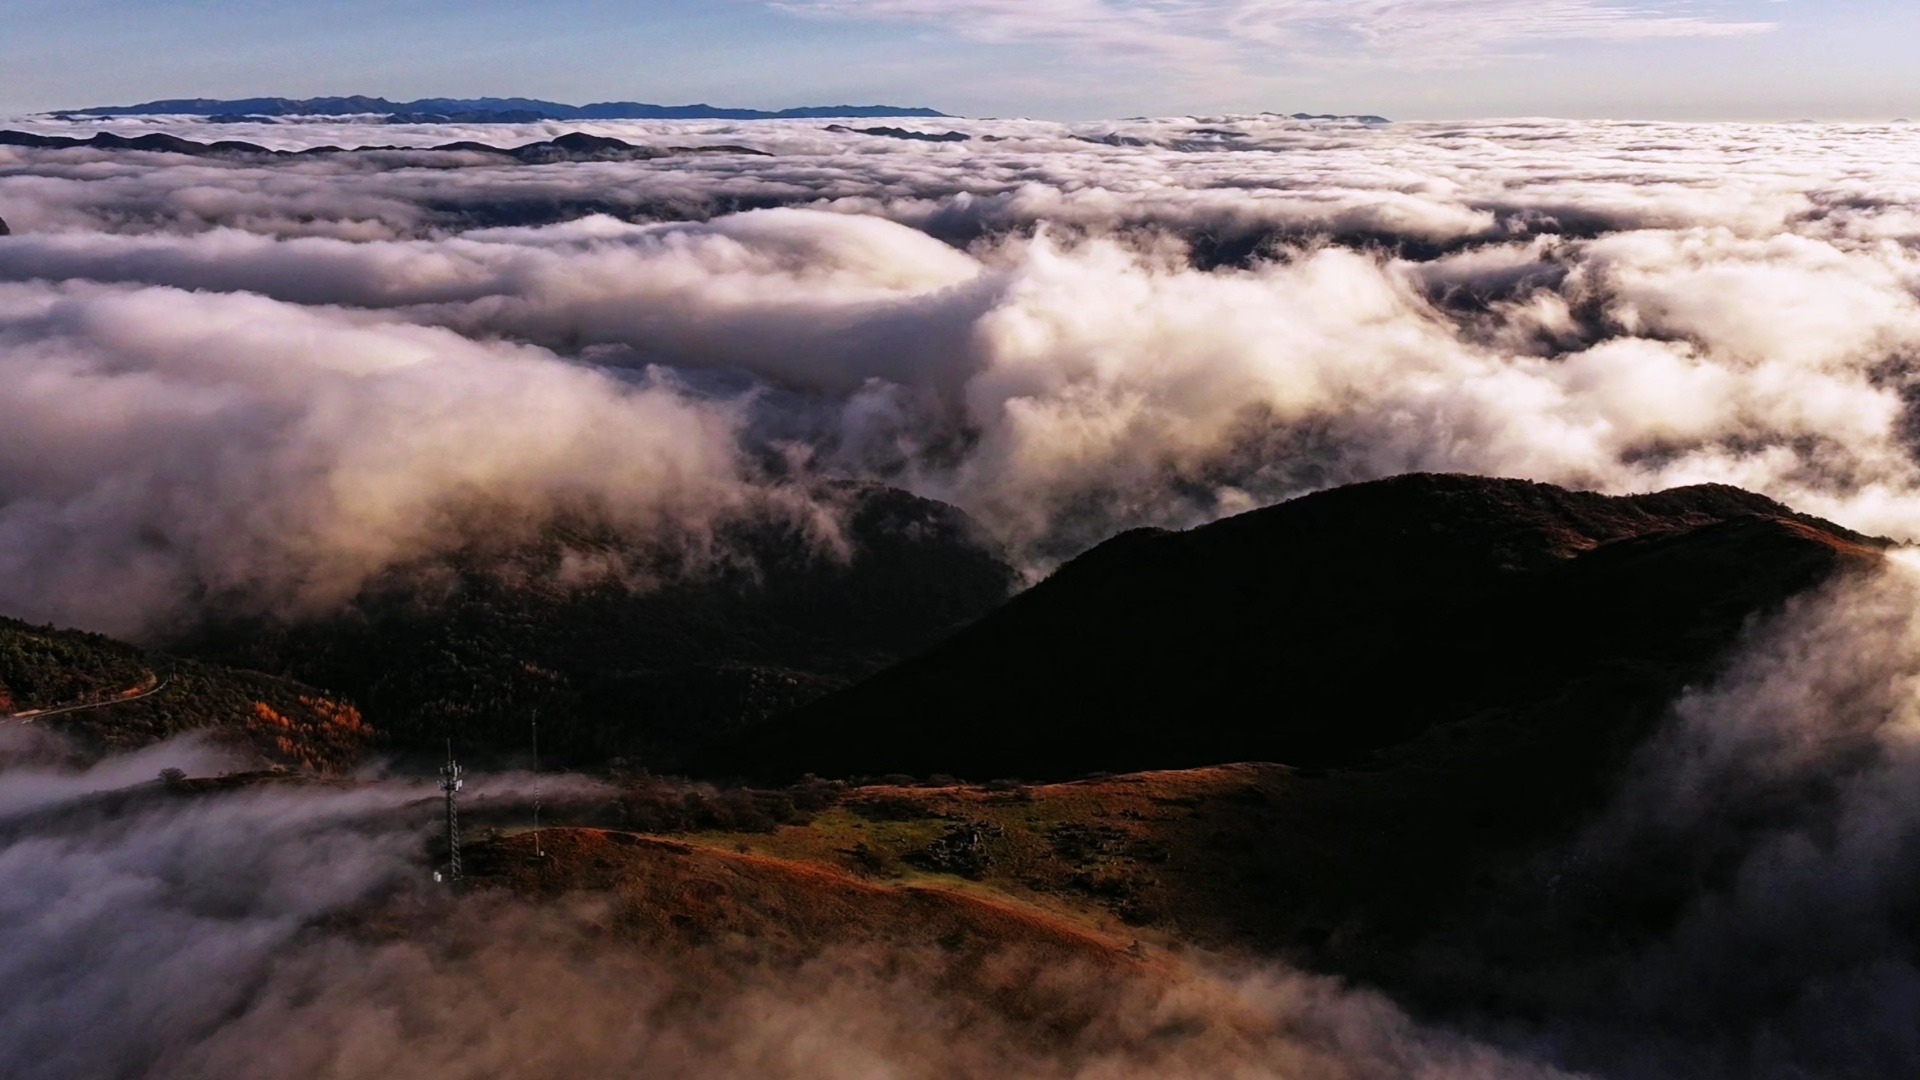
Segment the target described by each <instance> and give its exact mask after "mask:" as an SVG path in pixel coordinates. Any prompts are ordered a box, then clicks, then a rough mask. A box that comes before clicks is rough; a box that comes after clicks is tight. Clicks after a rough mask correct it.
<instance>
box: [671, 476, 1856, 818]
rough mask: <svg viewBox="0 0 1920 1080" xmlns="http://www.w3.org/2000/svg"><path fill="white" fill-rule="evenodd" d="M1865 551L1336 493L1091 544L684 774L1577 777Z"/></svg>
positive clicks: (1552, 793)
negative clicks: (1423, 748)
mask: <svg viewBox="0 0 1920 1080" xmlns="http://www.w3.org/2000/svg"><path fill="white" fill-rule="evenodd" d="M1879 546H1881V545H1880V542H1878V541H1873V540H1870V539H1868V538H1865V537H1861V536H1859V535H1857V534H1854V533H1851V532H1848V531H1846V530H1843V529H1840V528H1839V527H1837V526H1834V525H1831V524H1828V523H1826V522H1821V521H1818V520H1816V519H1812V518H1808V517H1805V516H1803V515H1798V514H1795V513H1794V512H1792V511H1790V510H1788V509H1787V508H1785V507H1783V506H1781V505H1779V504H1778V503H1775V502H1773V501H1772V500H1769V499H1766V498H1763V497H1761V496H1758V495H1752V494H1749V493H1747V492H1743V491H1739V490H1737V489H1734V488H1728V487H1719V486H1705V487H1695V488H1684V489H1679V490H1675V491H1669V492H1664V493H1661V494H1657V495H1642V496H1633V497H1625V498H1614V497H1608V496H1603V495H1594V494H1588V493H1581V492H1571V491H1565V490H1561V489H1559V488H1555V487H1551V486H1548V485H1544V484H1534V483H1528V482H1524V481H1514V480H1488V479H1480V478H1473V477H1461V476H1431V475H1416V476H1406V477H1400V478H1397V479H1393V480H1387V481H1381V482H1378V483H1372V484H1362V485H1356V486H1353V487H1348V488H1341V489H1338V490H1334V491H1328V492H1323V493H1321V494H1317V495H1311V496H1308V497H1305V498H1302V499H1298V500H1295V501H1293V502H1289V503H1285V504H1282V505H1279V506H1275V507H1271V508H1269V509H1265V510H1259V511H1255V512H1253V513H1249V514H1245V515H1241V516H1239V517H1236V518H1232V519H1229V520H1226V521H1221V522H1218V523H1216V524H1213V525H1209V526H1206V527H1203V528H1199V529H1194V530H1192V531H1190V532H1184V533H1168V532H1162V531H1157V530H1141V531H1136V532H1131V533H1127V534H1124V535H1122V536H1119V537H1116V538H1115V539H1113V540H1111V541H1109V542H1108V543H1106V544H1103V545H1101V546H1100V547H1098V548H1096V549H1094V550H1093V551H1091V552H1089V553H1087V554H1086V555H1084V556H1082V557H1080V558H1078V559H1076V560H1074V561H1073V562H1071V563H1069V564H1068V565H1067V566H1065V567H1064V568H1062V569H1061V570H1060V571H1059V572H1058V573H1056V574H1055V575H1054V576H1053V577H1052V578H1051V579H1049V580H1047V581H1046V582H1044V583H1042V584H1041V585H1039V586H1037V587H1035V588H1033V589H1032V590H1030V591H1028V592H1027V593H1025V594H1024V595H1022V596H1020V597H1018V598H1016V599H1015V600H1014V601H1012V602H1011V603H1009V604H1008V605H1007V606H1006V607H1005V608H1003V609H1001V610H1000V611H998V612H996V613H994V615H992V616H991V617H989V618H987V619H984V620H982V621H980V622H979V623H977V624H975V625H974V626H972V627H969V628H968V629H967V630H965V631H964V632H962V633H961V634H959V635H958V636H956V637H955V638H954V639H953V640H951V641H949V642H947V643H945V644H943V645H942V646H940V647H939V648H937V649H935V650H933V651H931V652H929V653H927V654H926V655H924V656H921V657H918V658H916V659H914V660H911V661H908V662H906V663H903V664H901V665H899V666H898V667H895V668H893V669H891V670H889V671H886V672H884V673H882V674H881V675H879V676H876V677H875V678H873V679H871V680H869V681H868V682H866V683H863V684H861V685H859V686H857V687H854V688H852V689H850V690H847V691H845V692H842V693H839V694H836V695H834V696H832V697H830V698H827V699H825V700H823V701H820V702H818V703H816V704H815V705H813V706H810V707H808V708H806V709H803V710H801V711H799V712H798V713H796V714H794V715H792V716H790V717H787V718H785V719H783V720H781V721H779V722H777V723H775V724H772V725H769V726H768V727H767V728H766V729H764V730H763V731H760V732H756V733H755V734H754V735H753V736H751V737H749V738H748V739H746V740H745V741H743V742H742V743H741V744H739V745H738V746H736V747H732V748H729V749H727V750H724V751H722V752H719V753H716V754H714V755H711V756H709V757H708V758H707V759H706V760H705V761H704V762H703V765H704V766H705V767H706V768H707V769H709V770H710V771H713V772H716V773H728V772H734V773H742V774H747V775H751V776H754V777H756V778H759V779H778V778H787V777H792V776H797V775H799V774H801V773H805V772H812V773H817V774H819V775H822V776H849V775H863V774H864V775H879V774H888V773H905V774H912V775H927V774H931V773H948V774H953V775H957V776H963V777H968V778H972V779H978V780H987V779H992V778H996V777H1027V778H1064V777H1072V776H1077V775H1084V774H1086V773H1089V772H1094V771H1115V772H1118V771H1131V770H1137V769H1164V768H1178V767H1185V766H1197V765H1212V764H1220V763H1224V762H1233V761H1278V762H1283V763H1286V764H1290V765H1297V766H1312V767H1325V766H1337V765H1345V764H1353V763H1356V762H1360V761H1362V760H1365V759H1367V758H1368V757H1369V756H1370V755H1374V754H1376V753H1379V752H1381V751H1384V750H1387V749H1389V748H1392V747H1395V746H1399V745H1403V744H1405V743H1407V742H1408V741H1409V740H1412V739H1416V738H1419V737H1422V736H1431V735H1435V734H1437V733H1445V735H1446V737H1447V738H1448V739H1449V740H1450V741H1451V742H1453V743H1456V744H1459V745H1474V744H1479V743H1484V744H1486V746H1487V747H1489V748H1492V747H1495V746H1498V747H1500V748H1501V749H1500V751H1499V752H1500V753H1502V754H1505V753H1516V754H1522V755H1524V756H1526V757H1528V758H1529V759H1533V760H1536V761H1537V762H1542V763H1544V762H1545V761H1548V760H1559V761H1566V762H1591V761H1593V760H1595V759H1596V757H1598V758H1608V757H1611V756H1613V755H1616V754H1618V753H1619V752H1622V751H1624V750H1625V749H1626V748H1628V747H1630V746H1632V745H1633V744H1635V743H1637V742H1638V741H1639V739H1640V737H1641V736H1643V735H1644V734H1645V732H1646V731H1647V729H1648V727H1649V725H1650V724H1651V723H1652V721H1653V720H1655V719H1656V718H1657V716H1658V713H1659V708H1660V706H1661V705H1662V704H1663V703H1664V702H1666V701H1667V700H1669V699H1670V698H1671V697H1672V696H1673V695H1674V694H1675V693H1676V692H1677V691H1678V690H1679V689H1680V688H1681V687H1682V686H1683V685H1685V684H1686V683H1688V682H1689V681H1690V680H1694V679H1698V678H1700V677H1701V676H1703V675H1705V674H1707V673H1708V672H1709V671H1710V670H1711V668H1712V665H1713V664H1714V662H1715V661H1716V659H1717V658H1718V657H1720V656H1721V655H1722V653H1723V652H1724V651H1725V650H1726V649H1727V647H1728V646H1729V645H1730V644H1731V643H1732V642H1733V640H1734V638H1735V636H1736V635H1737V634H1738V632H1739V631H1740V629H1741V627H1742V626H1743V625H1744V624H1745V623H1746V621H1747V620H1748V619H1749V618H1750V617H1751V616H1753V615H1754V614H1756V613H1758V612H1761V611H1764V610H1767V609H1768V608H1770V607H1772V606H1774V605H1777V604H1778V603H1780V602H1781V601H1783V600H1784V599H1786V598H1787V597H1789V596H1792V595H1794V594H1795V593H1798V592H1800V591H1802V590H1804V589H1806V588H1807V587H1809V586H1810V585H1813V584H1815V583H1817V582H1819V581H1822V580H1824V579H1825V578H1826V577H1828V576H1829V575H1831V574H1832V573H1834V572H1835V571H1836V570H1838V569H1839V568H1841V567H1844V566H1847V565H1850V564H1859V563H1867V562H1871V561H1873V560H1874V559H1875V558H1876V552H1877V550H1878V548H1879ZM1582 771H1583V772H1591V771H1592V770H1590V769H1583V770H1582ZM1543 795H1546V796H1548V797H1550V798H1552V799H1553V800H1554V801H1556V802H1558V801H1561V800H1564V799H1567V798H1569V797H1572V798H1578V797H1579V796H1580V792H1578V791H1570V790H1568V789H1566V788H1565V787H1563V786H1561V781H1560V780H1556V781H1554V782H1552V783H1551V784H1550V785H1548V787H1547V789H1546V790H1544V791H1543Z"/></svg>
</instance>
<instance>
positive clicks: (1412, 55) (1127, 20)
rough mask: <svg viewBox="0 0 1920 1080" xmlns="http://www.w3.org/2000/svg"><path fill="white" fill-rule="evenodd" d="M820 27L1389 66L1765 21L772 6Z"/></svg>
mask: <svg viewBox="0 0 1920 1080" xmlns="http://www.w3.org/2000/svg"><path fill="white" fill-rule="evenodd" d="M774 6H775V7H777V8H780V9H782V10H785V11H790V12H794V13H797V14H801V15H806V16H810V17H817V18H829V19H859V20H884V21H909V22H926V23H930V24H936V25H939V26H941V27H944V28H946V29H948V30H950V31H952V32H953V33H956V34H959V35H961V36H964V37H968V38H972V39H975V40H981V41H989V42H998V43H1007V42H1034V43H1052V44H1063V45H1071V46H1078V47H1082V48H1090V49H1093V50H1096V51H1102V52H1111V53H1134V54H1156V55H1160V56H1164V57H1167V58H1170V59H1173V60H1176V61H1182V60H1184V61H1190V62H1198V63H1219V62H1222V61H1226V60H1230V59H1253V58H1256V57H1264V58H1267V59H1272V58H1273V57H1274V56H1276V55H1278V56H1282V57H1287V58H1291V59H1303V60H1305V59H1312V60H1326V59H1350V58H1354V57H1356V56H1357V57H1360V58H1363V59H1364V58H1391V59H1394V60H1396V61H1400V62H1406V61H1409V60H1411V61H1416V62H1420V63H1422V64H1427V65H1446V64H1451V63H1460V62H1470V61H1473V60H1477V59H1481V58H1484V57H1486V56H1488V55H1490V54H1494V53H1498V52H1500V51H1502V50H1503V49H1505V48H1509V47H1513V46H1516V45H1520V44H1523V43H1527V42H1542V41H1554V40H1575V39H1601V40H1635V39H1649V38H1679V37H1731V36H1740V35H1749V34H1760V33H1766V32H1768V31H1771V30H1773V29H1774V28H1775V26H1776V24H1774V23H1771V22H1754V21H1736V20H1730V19H1724V18H1719V17H1716V15H1715V13H1714V9H1715V8H1718V7H1720V6H1721V5H1717V4H1708V5H1705V6H1702V5H1699V4H1648V3H1634V2H1625V3H1608V2H1604V0H778V2H776V3H775V4H774Z"/></svg>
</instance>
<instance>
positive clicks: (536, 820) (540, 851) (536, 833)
mask: <svg viewBox="0 0 1920 1080" xmlns="http://www.w3.org/2000/svg"><path fill="white" fill-rule="evenodd" d="M533 857H534V858H536V859H544V858H546V857H547V845H546V841H545V840H543V839H541V837H540V710H539V709H535V710H533Z"/></svg>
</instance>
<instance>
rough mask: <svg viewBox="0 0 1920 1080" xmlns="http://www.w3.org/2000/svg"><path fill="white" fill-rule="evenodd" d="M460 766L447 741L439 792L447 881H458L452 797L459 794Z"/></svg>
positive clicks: (457, 829) (456, 815) (457, 838)
mask: <svg viewBox="0 0 1920 1080" xmlns="http://www.w3.org/2000/svg"><path fill="white" fill-rule="evenodd" d="M460 785H461V780H460V765H459V763H458V762H456V761H454V760H453V740H452V739H451V738H449V739H448V740H447V763H446V765H444V766H442V767H441V769H440V790H441V791H443V792H446V795H447V880H448V881H449V882H453V883H456V884H457V883H458V882H459V881H460V811H459V809H458V808H457V807H456V806H455V805H454V796H456V795H458V794H460Z"/></svg>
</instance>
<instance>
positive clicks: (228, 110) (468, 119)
mask: <svg viewBox="0 0 1920 1080" xmlns="http://www.w3.org/2000/svg"><path fill="white" fill-rule="evenodd" d="M367 114H374V115H379V116H389V117H399V118H404V122H407V123H436V122H457V123H527V122H534V121H540V120H812V119H822V118H827V117H875V116H900V117H922V118H933V119H937V118H942V117H945V116H946V115H947V114H945V113H942V112H939V111H936V110H934V109H927V108H918V107H915V108H901V107H898V106H893V105H812V106H806V107H802V108H795V109H776V110H765V109H729V108H722V107H720V106H717V105H707V104H704V103H703V104H698V105H650V104H646V103H644V102H638V101H601V102H595V103H593V104H589V105H568V104H566V103H564V102H558V101H541V100H537V99H534V98H492V97H483V98H421V99H419V100H418V101H388V100H387V99H386V98H381V97H366V96H363V95H358V94H356V95H350V96H347V97H318V98H284V97H256V98H231V99H222V98H168V99H163V100H160V101H147V102H142V103H141V104H138V105H99V106H94V107H91V108H85V109H63V110H61V111H59V112H58V113H56V114H55V115H58V116H66V117H81V116H178V115H186V116H209V117H213V116H218V117H222V118H238V117H248V116H361V115H367Z"/></svg>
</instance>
